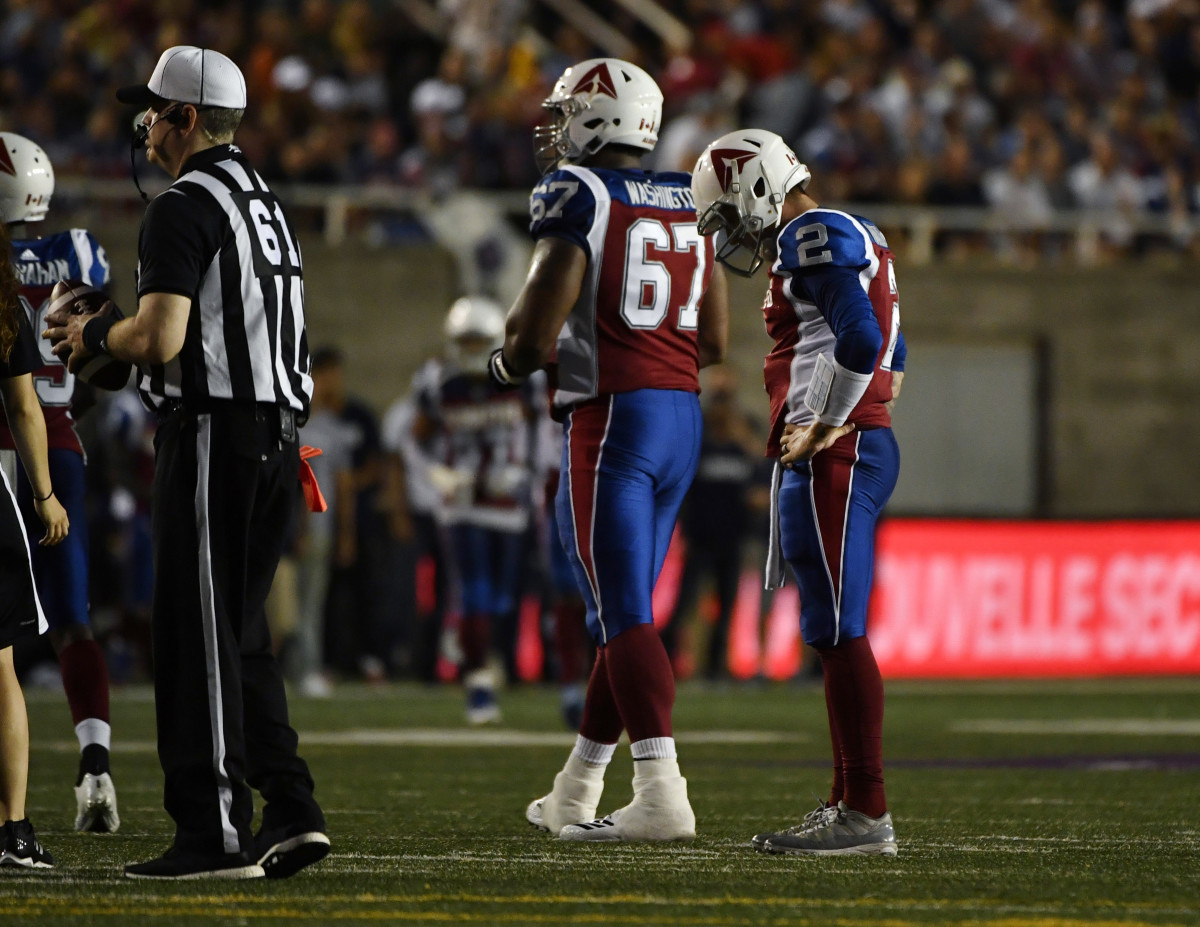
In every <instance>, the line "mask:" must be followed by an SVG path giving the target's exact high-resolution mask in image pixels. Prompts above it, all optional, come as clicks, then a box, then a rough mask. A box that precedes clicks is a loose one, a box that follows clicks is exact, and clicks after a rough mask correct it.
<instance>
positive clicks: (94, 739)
mask: <svg viewBox="0 0 1200 927" xmlns="http://www.w3.org/2000/svg"><path fill="white" fill-rule="evenodd" d="M75 736H76V737H78V738H79V749H80V751H82V750H83V748H84V747H90V746H91V745H92V744H99V745H100V746H102V747H103V748H104V749H105V750H107V749H109V746H108V745H109V743H110V742H111V740H112V728H111V727H110V726H109V724H108V722H107V721H101V720H100V719H99V718H84V719H83V720H82V721H80V722H79V723H78V724H76V725H75Z"/></svg>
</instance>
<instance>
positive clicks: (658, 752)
mask: <svg viewBox="0 0 1200 927" xmlns="http://www.w3.org/2000/svg"><path fill="white" fill-rule="evenodd" d="M629 749H630V750H631V751H633V758H634V759H635V760H673V759H675V758H676V757H677V756H678V754H677V753H676V752H675V738H674V737H647V738H646V739H645V740H639V741H636V742H634V743H632V744H630V745H629Z"/></svg>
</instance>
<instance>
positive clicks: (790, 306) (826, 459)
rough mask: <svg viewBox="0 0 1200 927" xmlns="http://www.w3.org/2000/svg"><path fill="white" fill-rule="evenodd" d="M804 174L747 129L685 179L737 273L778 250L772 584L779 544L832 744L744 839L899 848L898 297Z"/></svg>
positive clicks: (772, 325)
mask: <svg viewBox="0 0 1200 927" xmlns="http://www.w3.org/2000/svg"><path fill="white" fill-rule="evenodd" d="M810 176H811V175H810V173H809V170H808V167H807V166H806V165H804V164H801V163H800V161H799V159H798V158H797V157H796V155H795V153H794V152H793V151H792V150H791V149H790V148H788V147H787V145H785V144H784V142H783V140H782V139H781V138H780V137H779V136H778V135H775V134H773V133H771V132H765V131H762V130H759V129H747V130H744V131H740V132H732V133H730V134H728V135H723V136H721V137H720V138H719V139H717V140H716V141H715V142H713V143H712V144H711V145H709V146H708V148H707V149H706V150H705V151H704V153H703V154H702V155H701V156H700V159H699V160H698V161H697V162H696V169H695V171H694V173H693V179H692V192H693V193H694V194H695V198H696V210H697V212H698V214H699V216H700V231H701V233H702V234H704V235H706V236H708V235H715V236H716V238H717V260H719V261H722V262H723V263H725V264H726V266H728V267H729V268H730V269H731V270H734V271H735V272H737V273H740V274H742V275H744V276H750V275H751V274H753V273H754V272H755V271H756V270H757V269H758V268H759V266H761V264H762V263H763V262H764V261H767V260H769V261H771V262H773V263H772V264H771V269H770V287H769V289H768V290H767V297H766V301H765V303H764V304H763V315H764V317H765V320H766V327H767V333H768V334H769V335H770V336H771V337H772V338H773V339H774V341H775V346H774V348H772V349H771V352H770V353H769V354H768V355H767V358H766V362H765V365H764V376H765V379H766V387H767V393H768V396H769V397H770V400H771V433H770V437H769V439H768V445H767V453H768V455H770V456H778V457H779V464H777V465H776V468H775V476H774V478H773V480H772V490H773V492H772V496H773V499H772V517H771V524H772V537H771V548H770V553H769V554H768V564H767V576H768V584H769V585H770V586H771V588H775V587H776V586H778V585H779V584H781V583H782V580H783V574H782V568H781V564H780V563H779V554H780V552H782V555H783V557H784V558H785V559H786V560H787V561H788V563H789V564H790V565H791V567H792V570H793V572H794V573H795V574H796V579H797V581H798V583H799V586H800V601H801V603H802V604H801V607H800V628H801V632H802V635H803V637H804V642H805V643H806V644H808V645H809V646H811V647H813V648H814V649H815V650H816V651H817V653H818V654H819V655H820V658H821V665H822V668H823V669H824V673H825V703H826V708H827V711H828V715H829V728H830V737H831V741H832V745H833V787H832V790H831V792H830V796H829V801H828V802H822V803H821V804H820V805H819V806H818V807H817V808H816V809H815V810H814V811H812V812H810V813H809V815H808V816H807V817H806V818H805V819H804V821H803V822H802V823H801V824H798V825H796V826H795V827H792V828H789V829H788V830H786V831H782V832H779V833H762V834H757V835H756V836H755V837H754V839H753V840H752V843H753V845H754V846H755V848H756V849H760V850H766V851H768V852H771V853H805V854H834V853H861V854H872V855H874V854H878V855H885V856H894V855H895V853H896V835H895V831H894V830H893V828H892V817H891V815H890V814H889V813H888V810H887V799H886V796H885V794H884V785H883V747H882V732H883V682H882V680H881V678H880V675H879V667H878V666H877V665H876V663H875V655H874V654H873V653H872V651H871V645H870V643H869V642H868V640H867V636H866V634H867V626H866V620H867V602H868V599H869V598H870V592H871V580H872V572H873V565H874V553H875V551H874V547H875V524H876V521H877V520H878V518H879V514H880V512H881V511H882V510H883V506H884V504H885V503H886V502H887V500H888V498H889V497H890V496H891V494H892V490H893V489H894V488H895V485H896V478H897V476H898V475H899V471H900V455H899V450H898V448H897V446H896V439H895V437H894V436H893V435H892V429H891V409H890V406H889V405H888V404H889V403H890V402H891V401H892V400H893V399H894V398H895V397H896V396H897V395H898V394H899V392H900V383H901V380H902V379H903V376H904V375H903V370H904V359H905V347H904V339H903V337H902V336H901V335H900V297H899V293H898V290H897V288H896V271H895V264H894V261H893V258H892V252H891V250H890V249H889V248H888V246H887V240H886V239H885V238H884V236H883V233H882V232H880V231H879V229H878V228H877V227H876V226H875V225H874V224H873V223H871V222H869V221H868V220H866V219H863V218H861V217H859V216H851V215H849V214H847V213H844V212H839V211H837V210H835V209H823V208H821V207H820V206H818V204H817V202H816V200H814V199H813V197H812V196H810V195H809V194H808V193H807V192H806V191H807V188H808V182H809V179H810ZM776 228H778V229H779V231H778V233H777V235H778V237H777V238H775V236H774V233H773V232H772V230H774V229H776ZM768 232H772V234H770V235H769V234H768ZM781 466H782V469H781Z"/></svg>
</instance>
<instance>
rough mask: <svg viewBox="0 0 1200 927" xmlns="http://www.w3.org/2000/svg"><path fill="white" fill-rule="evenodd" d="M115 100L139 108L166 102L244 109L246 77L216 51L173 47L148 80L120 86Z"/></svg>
mask: <svg viewBox="0 0 1200 927" xmlns="http://www.w3.org/2000/svg"><path fill="white" fill-rule="evenodd" d="M117 99H118V100H120V101H121V102H122V103H132V104H133V105H135V106H141V107H150V106H154V105H155V104H159V103H161V102H162V101H164V100H170V101H174V102H176V103H192V104H194V105H196V106H211V107H215V108H217V109H245V108H246V78H245V77H244V76H243V75H242V72H241V69H240V68H238V66H237V65H236V64H234V63H233V61H231V60H230V59H229V58H227V57H226V56H225V55H222V54H221V53H220V52H219V51H213V50H212V49H211V48H197V47H196V46H195V45H175V46H172V47H171V48H168V49H167V50H166V51H165V52H163V53H162V56H161V57H160V58H159V59H158V64H157V65H155V66H154V73H153V74H151V75H150V80H149V81H147V82H146V83H145V84H134V85H133V86H131V87H122V88H121V89H120V90H118V91H117Z"/></svg>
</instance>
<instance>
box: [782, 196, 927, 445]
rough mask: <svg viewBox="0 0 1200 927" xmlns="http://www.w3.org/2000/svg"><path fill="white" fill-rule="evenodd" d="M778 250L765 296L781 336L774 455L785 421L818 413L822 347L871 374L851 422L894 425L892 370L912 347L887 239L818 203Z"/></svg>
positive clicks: (800, 421)
mask: <svg viewBox="0 0 1200 927" xmlns="http://www.w3.org/2000/svg"><path fill="white" fill-rule="evenodd" d="M778 254H779V256H778V258H776V260H775V263H774V265H773V266H772V267H771V274H770V280H771V285H770V288H769V289H768V290H767V297H766V301H765V302H764V303H763V319H764V321H765V323H766V328H767V334H768V335H770V336H771V337H772V338H773V339H774V341H775V345H774V347H773V348H772V349H771V351H770V353H769V354H768V355H767V358H766V361H765V363H764V365H763V376H764V379H765V381H766V388H767V394H768V395H769V396H770V400H771V437H770V440H769V442H768V453H769V454H772V455H777V454H778V453H779V438H780V436H781V435H782V433H783V427H784V425H785V424H789V423H790V424H795V425H800V426H805V425H808V424H810V423H811V422H812V421H813V418H814V415H813V413H812V411H811V410H810V409H809V408H808V407H807V406H806V405H805V403H804V396H805V394H806V392H807V390H808V385H809V381H810V380H811V379H812V376H813V371H814V370H815V369H816V365H817V358H818V357H819V356H821V355H822V354H825V355H831V356H832V357H833V358H834V359H835V360H837V362H838V363H839V364H841V365H842V366H843V367H846V368H847V369H849V370H853V371H855V372H857V373H873V377H872V379H871V382H870V384H869V385H868V387H867V391H866V393H865V394H864V396H863V398H862V399H861V400H860V401H859V403H858V405H857V406H855V408H854V410H853V411H852V412H851V413H850V417H849V418H848V419H847V421H849V422H853V423H854V424H856V425H857V426H859V427H860V428H864V427H865V428H879V427H887V426H890V425H891V414H890V412H889V411H888V408H887V406H886V403H887V402H888V401H889V400H890V399H891V398H892V381H891V374H892V371H893V370H895V371H902V370H903V369H904V358H905V347H904V339H903V337H902V336H901V334H900V292H899V289H898V287H897V285H896V269H895V262H894V258H893V255H892V251H891V249H890V248H889V247H888V244H887V239H886V238H885V237H884V235H883V233H882V232H881V231H880V230H879V228H878V227H877V226H876V225H875V224H874V223H872V222H870V221H868V220H867V219H863V218H862V217H860V216H852V215H850V214H849V213H845V212H840V211H838V210H836V209H822V208H817V209H810V210H808V211H807V212H805V213H803V214H802V215H800V216H798V217H797V218H795V219H793V220H792V221H791V222H789V223H788V224H787V225H786V226H784V228H783V229H782V230H781V231H780V233H779V238H778Z"/></svg>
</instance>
